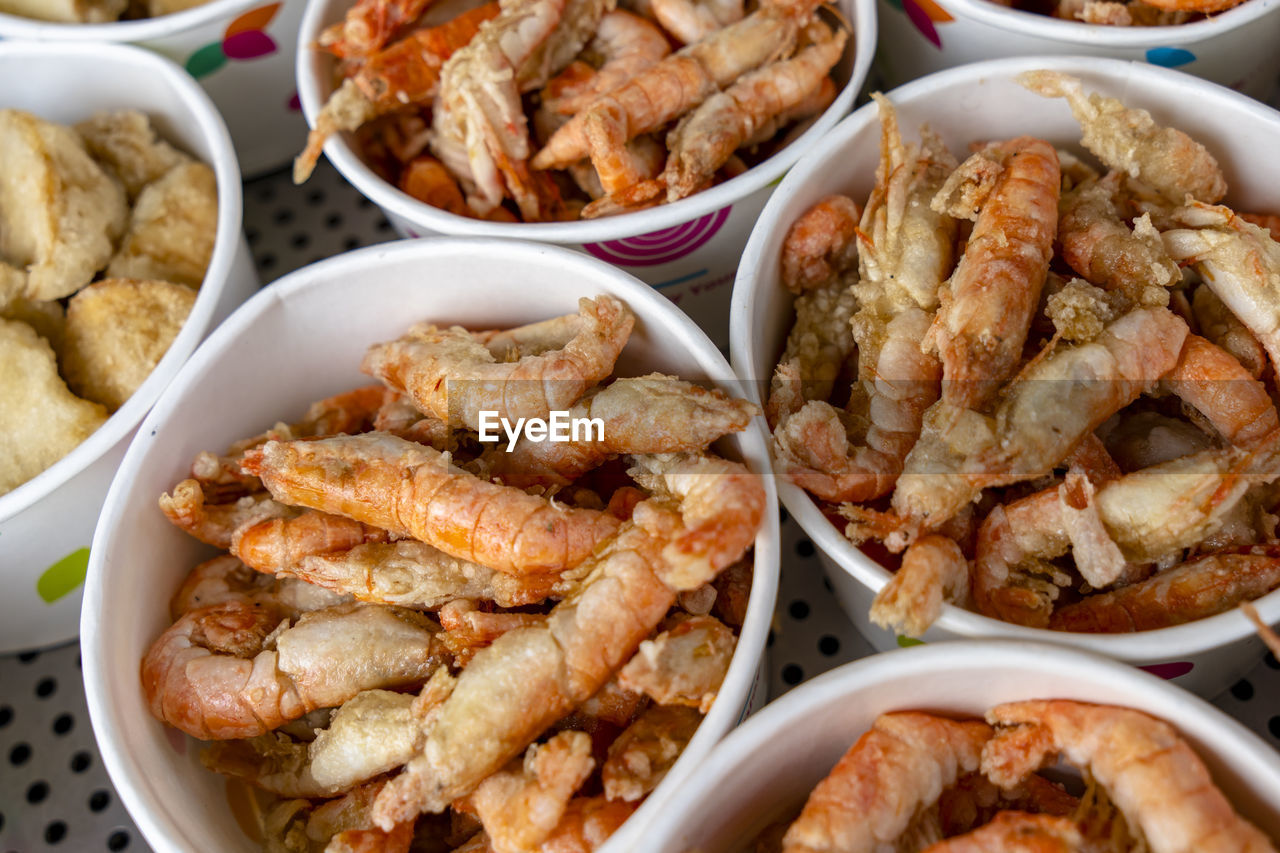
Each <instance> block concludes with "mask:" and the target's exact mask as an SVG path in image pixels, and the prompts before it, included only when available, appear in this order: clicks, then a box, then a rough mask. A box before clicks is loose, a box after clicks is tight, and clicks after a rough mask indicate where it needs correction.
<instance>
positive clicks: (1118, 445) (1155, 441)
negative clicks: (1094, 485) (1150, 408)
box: [1090, 412, 1213, 479]
mask: <svg viewBox="0 0 1280 853" xmlns="http://www.w3.org/2000/svg"><path fill="white" fill-rule="evenodd" d="M1105 441H1106V448H1107V451H1108V453H1110V454H1111V455H1112V456H1113V457H1114V459H1115V462H1116V464H1117V465H1118V466H1119V467H1120V469H1121V470H1122V471H1124V472H1126V473H1128V472H1130V471H1137V470H1138V469H1140V468H1148V467H1150V466H1152V465H1159V464H1160V463H1162V462H1168V461H1169V460H1170V459H1177V458H1178V457H1179V456H1189V455H1190V454H1192V453H1199V452H1200V451H1201V450H1208V449H1209V448H1211V447H1212V446H1213V439H1212V438H1211V437H1210V436H1209V435H1208V434H1207V433H1206V432H1205V431H1204V430H1202V429H1200V428H1199V427H1197V426H1195V425H1194V424H1191V423H1188V422H1187V421H1184V420H1180V419H1177V418H1170V417H1167V416H1165V415H1161V414H1158V413H1156V412H1139V413H1138V414H1136V415H1133V416H1132V417H1128V418H1124V419H1123V420H1121V421H1120V422H1119V423H1118V424H1117V425H1116V426H1115V427H1114V428H1113V429H1109V430H1107V432H1106V437H1105ZM1090 479H1093V478H1092V477H1090Z"/></svg>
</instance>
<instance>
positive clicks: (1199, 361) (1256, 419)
mask: <svg viewBox="0 0 1280 853" xmlns="http://www.w3.org/2000/svg"><path fill="white" fill-rule="evenodd" d="M1160 381H1161V384H1162V385H1163V386H1164V387H1166V388H1168V389H1169V390H1170V391H1172V392H1173V393H1174V394H1176V395H1178V397H1180V398H1181V399H1182V400H1183V402H1185V403H1186V404H1187V405H1189V406H1192V407H1193V408H1195V409H1196V411H1198V412H1199V413H1200V414H1202V415H1204V416H1205V418H1206V419H1207V420H1208V421H1209V423H1211V424H1212V425H1213V428H1214V429H1216V430H1217V431H1218V434H1219V435H1221V436H1222V437H1223V438H1224V439H1226V440H1227V442H1228V443H1230V444H1233V445H1236V446H1237V447H1243V448H1246V449H1248V448H1252V447H1257V446H1258V445H1259V444H1260V443H1261V442H1263V441H1264V440H1266V438H1267V437H1268V436H1270V435H1271V433H1272V432H1274V431H1275V430H1276V429H1277V428H1280V416H1277V414H1276V407H1275V404H1274V403H1273V402H1272V401H1271V396H1270V394H1268V393H1267V387H1266V386H1265V385H1264V384H1263V383H1262V382H1260V381H1259V380H1257V379H1255V378H1253V376H1252V375H1250V373H1249V371H1248V370H1247V369H1246V368H1245V367H1244V366H1243V365H1241V364H1240V362H1238V361H1236V359H1235V358H1234V357H1233V356H1232V355H1231V353H1229V352H1227V351H1226V350H1223V349H1221V348H1220V347H1218V346H1216V345H1214V344H1213V343H1211V342H1209V341H1208V340H1206V339H1204V338H1202V337H1200V336H1199V335H1187V340H1186V343H1184V344H1183V346H1182V355H1181V356H1179V358H1178V363H1177V364H1176V365H1174V368H1173V370H1171V371H1169V372H1168V373H1167V374H1165V376H1164V378H1163V379H1161V380H1160Z"/></svg>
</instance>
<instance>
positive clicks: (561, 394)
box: [361, 296, 635, 430]
mask: <svg viewBox="0 0 1280 853" xmlns="http://www.w3.org/2000/svg"><path fill="white" fill-rule="evenodd" d="M578 305H579V315H578V320H577V331H576V333H575V334H574V335H573V337H572V338H570V339H569V341H568V343H566V344H565V345H564V347H563V348H562V349H557V350H551V351H549V352H544V353H542V354H540V355H531V356H527V357H524V358H521V359H520V360H519V361H515V362H501V363H499V362H497V361H495V359H494V356H493V353H491V352H490V351H489V350H488V349H487V348H486V347H485V345H484V344H483V343H481V342H480V341H478V340H477V339H476V338H475V337H474V336H473V335H472V334H471V333H469V332H467V331H466V330H464V329H461V328H458V327H453V328H450V329H439V328H437V327H436V326H432V325H418V326H414V327H413V328H411V329H410V330H409V332H408V333H407V334H406V335H405V336H403V337H401V338H400V339H399V340H396V341H391V342H389V343H384V344H377V345H375V346H373V347H371V348H370V349H369V351H368V352H367V353H366V354H365V358H364V362H363V363H362V365H361V369H362V370H364V371H365V372H366V373H369V374H372V375H374V376H377V377H378V378H380V379H381V380H382V381H383V382H386V383H387V384H388V385H389V386H390V387H391V388H393V389H395V390H397V391H400V392H402V393H405V394H408V395H409V396H410V397H411V398H412V399H413V401H414V403H415V404H416V405H417V406H418V408H420V409H421V410H422V411H424V412H426V413H428V414H431V415H434V416H435V417H437V418H440V419H441V420H446V421H448V422H449V423H450V424H460V425H465V426H467V427H469V428H471V429H473V430H478V429H479V427H480V421H479V413H480V412H481V411H491V412H496V413H497V417H499V418H506V419H507V420H509V421H511V422H515V420H516V419H518V418H542V419H546V418H547V417H548V416H549V414H550V412H552V411H555V410H561V411H562V410H565V409H568V408H569V407H571V406H572V405H573V404H574V403H576V402H577V401H578V400H579V399H580V398H581V397H582V395H583V394H584V393H585V392H586V391H587V389H589V388H590V387H591V386H593V385H595V384H596V383H598V382H600V381H601V380H602V379H604V378H606V377H607V376H608V375H609V374H610V373H611V372H612V371H613V365H614V362H615V361H616V360H617V358H618V355H619V354H620V353H621V352H622V348H623V347H624V346H625V345H626V342H627V338H628V337H629V336H630V334H631V327H632V325H633V324H634V323H635V317H634V315H633V314H632V313H631V311H630V310H628V309H627V307H626V306H625V305H623V304H622V302H620V301H619V300H617V299H615V298H614V297H612V296H599V297H597V298H595V299H585V298H584V299H582V300H580V301H579V303H578Z"/></svg>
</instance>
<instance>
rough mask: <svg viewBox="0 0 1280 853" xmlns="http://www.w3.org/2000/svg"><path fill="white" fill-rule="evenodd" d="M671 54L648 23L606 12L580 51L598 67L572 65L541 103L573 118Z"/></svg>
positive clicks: (625, 14) (555, 80)
mask: <svg viewBox="0 0 1280 853" xmlns="http://www.w3.org/2000/svg"><path fill="white" fill-rule="evenodd" d="M670 52H671V45H670V44H669V43H668V42H667V37H666V36H665V35H663V33H662V30H660V29H659V28H658V27H656V26H654V25H653V24H652V23H650V22H649V21H648V20H647V19H645V18H642V17H640V16H639V15H633V14H632V13H630V12H626V11H623V10H621V9H615V10H613V11H611V12H606V13H605V14H604V17H602V18H601V19H600V26H599V27H597V28H596V33H595V35H594V36H593V37H592V39H591V41H590V42H588V43H587V46H586V48H585V49H584V50H583V56H584V57H585V58H586V59H588V60H597V62H598V67H596V68H591V66H590V65H587V64H586V63H584V62H580V61H578V62H573V63H571V64H570V65H569V67H568V68H566V69H565V70H564V71H563V72H561V74H560V75H558V76H557V77H554V78H552V79H551V81H550V82H548V83H547V85H546V86H545V87H544V88H543V90H542V103H543V105H544V106H547V107H548V108H549V109H551V110H553V111H554V112H556V113H559V114H560V115H566V116H571V115H574V114H575V113H578V112H580V111H581V110H583V109H585V108H586V107H588V106H590V104H591V102H592V101H594V100H595V99H596V98H599V97H600V96H602V95H606V94H608V93H609V92H612V91H613V90H614V89H616V88H618V87H619V86H621V85H623V84H624V83H626V82H627V80H629V79H631V78H632V77H634V76H635V75H637V74H639V73H640V72H642V71H644V70H645V69H647V68H649V67H651V66H653V65H655V64H656V63H657V62H658V61H659V60H661V59H662V58H663V57H665V56H666V55H667V54H669V53H670ZM588 69H590V70H588Z"/></svg>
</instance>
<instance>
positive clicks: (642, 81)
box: [530, 0, 819, 189]
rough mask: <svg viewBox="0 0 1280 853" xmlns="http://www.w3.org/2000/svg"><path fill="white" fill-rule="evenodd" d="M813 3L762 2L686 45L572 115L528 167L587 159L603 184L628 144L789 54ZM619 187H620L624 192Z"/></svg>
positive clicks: (809, 0) (558, 165) (554, 166)
mask: <svg viewBox="0 0 1280 853" xmlns="http://www.w3.org/2000/svg"><path fill="white" fill-rule="evenodd" d="M818 5H819V4H818V3H817V2H815V0H796V2H778V0H774V2H766V3H762V4H761V5H760V6H759V7H758V8H757V9H756V10H755V11H754V12H752V13H751V14H750V15H747V16H746V17H745V18H743V19H742V20H741V21H738V22H737V23H734V24H730V25H729V26H727V27H722V28H720V29H718V30H716V31H715V32H713V33H711V34H710V35H708V36H707V37H705V38H703V39H702V40H700V41H697V42H694V43H693V44H689V45H686V46H685V47H683V48H681V49H680V50H678V51H676V52H675V53H673V54H671V55H670V56H668V57H666V58H664V59H662V60H661V61H660V62H658V63H657V64H655V65H652V66H650V67H649V68H647V69H645V70H644V71H641V72H640V73H639V74H637V75H635V76H634V77H632V78H631V79H630V80H628V81H627V82H626V83H624V84H623V85H621V86H619V87H618V88H616V89H614V90H613V91H612V92H610V93H608V94H607V95H604V96H603V97H601V98H599V99H598V100H597V101H595V103H593V104H592V105H591V106H590V107H588V108H587V109H585V110H583V111H582V112H580V113H578V114H577V115H575V116H574V117H573V118H572V119H571V120H570V121H569V122H568V123H566V124H565V125H564V126H563V127H561V128H560V129H559V130H557V131H556V132H555V133H554V134H553V135H552V137H551V138H550V139H549V140H547V144H546V145H545V146H543V148H542V150H541V151H539V152H538V153H537V154H535V155H534V157H533V159H532V160H531V161H530V162H531V165H532V166H533V168H535V169H563V168H565V167H566V166H568V165H569V164H571V163H574V162H576V161H578V160H581V159H582V158H583V157H586V156H590V157H591V162H592V164H593V165H595V167H596V171H597V172H599V173H601V181H602V183H604V185H605V188H606V189H610V186H609V181H608V180H605V174H606V173H613V175H614V177H616V178H619V179H621V178H622V176H621V175H617V174H616V164H615V163H614V162H613V160H614V159H616V158H617V156H618V154H619V152H621V151H622V150H623V146H624V145H625V144H626V142H627V141H628V140H630V139H632V138H634V137H636V136H639V135H640V134H642V133H650V132H652V131H654V130H657V129H658V128H661V127H662V126H664V125H666V124H667V123H668V122H670V121H672V120H673V119H676V118H679V117H680V116H682V115H684V114H685V113H687V112H688V111H689V110H691V109H693V108H694V107H696V106H698V104H700V103H702V102H703V101H704V100H706V99H707V98H708V97H710V96H711V95H713V94H715V92H716V91H718V90H719V89H720V88H723V87H725V86H728V85H730V84H731V83H732V82H733V81H735V80H737V79H738V78H739V77H741V76H742V75H743V74H745V73H746V72H748V71H751V70H752V69H754V68H758V67H760V66H762V65H765V64H767V63H769V62H773V61H775V60H777V59H779V58H781V57H783V56H786V55H787V54H789V53H791V51H792V50H793V49H794V47H795V44H796V39H797V36H798V35H799V32H800V29H801V27H802V26H803V25H804V24H806V23H807V22H808V21H809V20H811V19H812V17H813V14H814V12H815V10H816V9H817V7H818ZM625 185H626V184H625V182H623V183H620V184H619V188H621V187H622V186H625Z"/></svg>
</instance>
